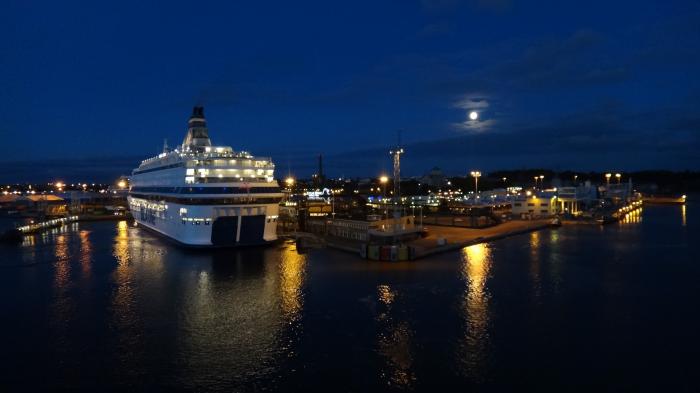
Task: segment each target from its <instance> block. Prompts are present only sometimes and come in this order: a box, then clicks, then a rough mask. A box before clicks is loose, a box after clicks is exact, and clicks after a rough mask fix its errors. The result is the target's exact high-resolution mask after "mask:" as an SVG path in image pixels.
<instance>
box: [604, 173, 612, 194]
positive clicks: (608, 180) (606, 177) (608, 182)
mask: <svg viewBox="0 0 700 393" xmlns="http://www.w3.org/2000/svg"><path fill="white" fill-rule="evenodd" d="M611 177H612V173H606V174H605V186H606V190H607V189H608V188H610V178H611Z"/></svg>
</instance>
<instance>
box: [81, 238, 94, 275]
mask: <svg viewBox="0 0 700 393" xmlns="http://www.w3.org/2000/svg"><path fill="white" fill-rule="evenodd" d="M79 235H80V266H81V268H82V271H83V275H85V277H86V278H87V277H89V276H90V270H91V267H92V243H91V242H90V232H88V231H85V230H83V231H80V232H79Z"/></svg>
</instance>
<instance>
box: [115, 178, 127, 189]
mask: <svg viewBox="0 0 700 393" xmlns="http://www.w3.org/2000/svg"><path fill="white" fill-rule="evenodd" d="M117 187H119V188H121V189H122V190H123V189H124V188H125V187H126V182H125V181H124V180H119V182H118V183H117Z"/></svg>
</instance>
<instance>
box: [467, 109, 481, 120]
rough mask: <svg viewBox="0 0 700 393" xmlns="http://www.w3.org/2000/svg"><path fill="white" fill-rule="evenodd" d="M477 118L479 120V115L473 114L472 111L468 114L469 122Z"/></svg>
mask: <svg viewBox="0 0 700 393" xmlns="http://www.w3.org/2000/svg"><path fill="white" fill-rule="evenodd" d="M478 118H479V114H478V113H476V112H474V111H472V112H469V120H476V119H478Z"/></svg>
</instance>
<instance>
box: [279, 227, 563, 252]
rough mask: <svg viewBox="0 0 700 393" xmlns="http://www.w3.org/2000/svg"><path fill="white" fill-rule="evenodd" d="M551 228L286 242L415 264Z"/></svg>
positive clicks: (431, 230)
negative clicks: (394, 241)
mask: <svg viewBox="0 0 700 393" xmlns="http://www.w3.org/2000/svg"><path fill="white" fill-rule="evenodd" d="M553 226H558V225H555V224H552V220H551V219H539V220H513V221H507V222H505V223H502V224H499V225H494V226H490V227H487V228H465V227H458V226H441V225H438V226H430V227H428V235H427V236H426V237H421V238H418V239H415V240H411V241H407V242H404V243H402V244H401V245H375V244H368V243H367V242H362V241H352V240H349V239H341V238H337V237H334V236H322V235H315V234H310V233H306V232H297V233H295V234H294V235H291V236H288V238H291V239H295V240H297V242H298V243H297V244H298V245H299V247H300V248H323V247H329V248H333V249H336V250H341V251H345V252H350V253H353V254H355V255H358V256H360V257H361V258H363V259H369V260H381V261H399V260H408V259H410V260H416V259H420V258H425V257H429V256H432V255H437V254H440V253H444V252H449V251H453V250H459V249H462V248H464V247H468V246H471V245H474V244H479V243H486V242H490V241H494V240H498V239H503V238H506V237H510V236H516V235H520V234H523V233H528V232H534V231H539V230H543V229H547V228H551V227H553Z"/></svg>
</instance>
